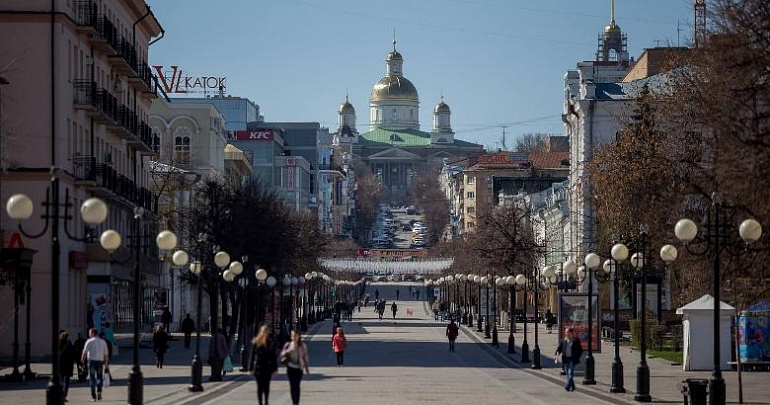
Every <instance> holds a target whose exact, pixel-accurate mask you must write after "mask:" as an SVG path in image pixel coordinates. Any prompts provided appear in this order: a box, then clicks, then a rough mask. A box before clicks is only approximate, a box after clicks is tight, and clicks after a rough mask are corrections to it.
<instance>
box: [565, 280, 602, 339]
mask: <svg viewBox="0 0 770 405" xmlns="http://www.w3.org/2000/svg"><path fill="white" fill-rule="evenodd" d="M591 301H592V302H591V306H592V307H591V310H592V312H593V315H591V316H593V321H592V324H591V340H592V345H591V350H592V351H594V352H597V353H600V352H601V336H600V335H599V325H600V323H599V296H598V295H597V294H592V295H591ZM588 317H589V313H588V294H586V293H561V294H559V340H561V339H563V338H564V331H565V330H566V329H567V328H572V329H573V330H574V331H575V336H577V337H578V339H580V343H581V344H582V345H583V350H588Z"/></svg>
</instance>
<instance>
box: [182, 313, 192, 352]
mask: <svg viewBox="0 0 770 405" xmlns="http://www.w3.org/2000/svg"><path fill="white" fill-rule="evenodd" d="M193 332H195V322H194V321H193V320H192V318H190V314H187V316H185V317H184V320H182V333H184V348H185V349H189V348H190V337H191V336H192V333H193Z"/></svg>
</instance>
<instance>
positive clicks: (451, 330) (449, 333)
mask: <svg viewBox="0 0 770 405" xmlns="http://www.w3.org/2000/svg"><path fill="white" fill-rule="evenodd" d="M459 332H460V331H459V329H458V328H457V324H456V323H455V320H454V319H449V325H447V326H446V337H447V339H449V351H450V352H453V351H455V340H456V339H457V335H459V334H460V333H459Z"/></svg>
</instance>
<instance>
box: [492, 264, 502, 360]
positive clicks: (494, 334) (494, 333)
mask: <svg viewBox="0 0 770 405" xmlns="http://www.w3.org/2000/svg"><path fill="white" fill-rule="evenodd" d="M504 285H505V279H504V278H502V277H498V276H495V286H494V293H493V295H492V296H493V298H492V302H493V303H494V306H495V313H494V322H493V323H492V346H494V347H498V346H499V341H498V340H497V311H498V308H497V289H498V288H500V287H502V286H504Z"/></svg>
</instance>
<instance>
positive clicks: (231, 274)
mask: <svg viewBox="0 0 770 405" xmlns="http://www.w3.org/2000/svg"><path fill="white" fill-rule="evenodd" d="M247 259H248V258H247V257H245V256H244V257H243V261H244V262H245V261H246V260H247ZM239 276H240V277H239ZM222 278H223V279H224V280H225V281H227V282H228V283H232V282H233V281H235V279H236V278H238V285H239V286H240V287H241V309H240V312H241V315H240V316H239V318H240V321H241V322H240V328H238V340H239V343H240V344H241V350H240V351H241V369H240V370H241V371H247V370H248V364H247V363H248V360H247V356H246V352H247V351H246V311H247V309H246V298H247V296H246V292H247V291H248V287H249V279H248V277H247V275H246V274H245V273H243V263H241V262H239V261H237V260H236V261H234V262H232V263H230V266H229V267H228V269H227V270H225V272H224V274H222Z"/></svg>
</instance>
